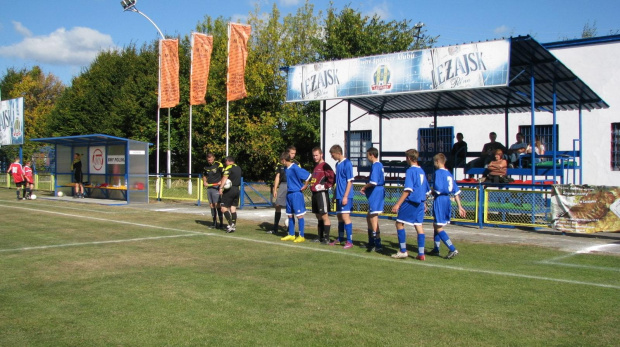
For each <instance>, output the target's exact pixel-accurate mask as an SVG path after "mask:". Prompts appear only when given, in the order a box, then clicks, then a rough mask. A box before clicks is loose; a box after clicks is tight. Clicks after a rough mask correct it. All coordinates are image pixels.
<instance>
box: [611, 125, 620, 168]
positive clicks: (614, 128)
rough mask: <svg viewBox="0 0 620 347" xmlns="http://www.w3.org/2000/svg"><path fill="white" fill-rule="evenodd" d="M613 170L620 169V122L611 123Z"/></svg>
mask: <svg viewBox="0 0 620 347" xmlns="http://www.w3.org/2000/svg"><path fill="white" fill-rule="evenodd" d="M611 170H612V171H620V123H611Z"/></svg>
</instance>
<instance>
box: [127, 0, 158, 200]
mask: <svg viewBox="0 0 620 347" xmlns="http://www.w3.org/2000/svg"><path fill="white" fill-rule="evenodd" d="M137 2H138V0H125V1H121V6H123V11H124V12H126V11H130V12H135V13H138V14H140V15H142V17H144V18H146V19H147V20H148V21H149V22H151V24H153V26H154V27H155V29H157V32H158V33H159V36H160V37H161V39H162V40H165V39H166V37H165V36H164V34H163V33H162V32H161V30H160V29H159V27H158V26H157V24H155V22H153V20H152V19H151V18H149V17H148V16H147V15H146V14H144V13H143V12H140V11H139V10H138V9H137V8H136V3H137ZM159 51H160V52H161V44H160V45H159ZM157 74H158V78H157V94H158V100H157V152H156V154H155V161H156V163H155V166H156V171H157V180H156V185H155V190H156V191H157V193H158V194H157V200H160V196H159V173H160V172H159V142H160V141H159V130H160V120H159V118H160V117H159V112H160V108H159V98H160V97H161V90H160V88H161V85H160V81H161V54H160V57H159V59H158V69H157ZM167 170H168V173H170V108H168V150H167Z"/></svg>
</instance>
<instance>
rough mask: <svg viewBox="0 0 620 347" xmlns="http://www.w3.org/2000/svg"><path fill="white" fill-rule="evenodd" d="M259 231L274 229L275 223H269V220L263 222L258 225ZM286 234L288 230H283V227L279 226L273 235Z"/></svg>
mask: <svg viewBox="0 0 620 347" xmlns="http://www.w3.org/2000/svg"><path fill="white" fill-rule="evenodd" d="M258 231H263V232H267V231H273V223H269V222H262V223H260V224H259V225H258ZM285 234H286V232H285V231H284V230H282V228H280V226H278V229H277V231H276V232H275V233H273V234H272V235H274V236H284V235H285Z"/></svg>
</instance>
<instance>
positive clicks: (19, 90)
mask: <svg viewBox="0 0 620 347" xmlns="http://www.w3.org/2000/svg"><path fill="white" fill-rule="evenodd" d="M0 85H1V86H2V87H1V88H2V95H3V98H4V99H15V98H19V97H23V98H24V145H23V146H22V149H23V157H24V158H30V157H32V154H33V153H34V152H36V151H37V150H38V148H39V147H41V146H42V145H41V144H38V143H34V142H31V141H29V140H30V139H33V138H40V137H45V136H47V132H46V125H47V123H48V121H49V119H50V113H51V111H52V109H53V108H54V106H55V103H56V101H57V100H58V99H59V98H60V97H61V95H62V94H63V92H64V90H65V86H64V85H63V84H62V82H61V81H60V79H58V77H56V76H54V75H52V74H47V75H46V74H44V73H43V71H42V70H41V68H39V67H38V66H34V67H32V68H31V69H30V70H27V69H22V70H19V71H17V70H15V69H12V68H9V69H7V72H6V74H5V75H4V77H3V78H2V80H1V82H0ZM2 151H3V152H4V155H6V156H7V157H8V158H13V157H15V156H16V155H17V153H18V151H19V148H17V147H16V146H12V147H3V148H2Z"/></svg>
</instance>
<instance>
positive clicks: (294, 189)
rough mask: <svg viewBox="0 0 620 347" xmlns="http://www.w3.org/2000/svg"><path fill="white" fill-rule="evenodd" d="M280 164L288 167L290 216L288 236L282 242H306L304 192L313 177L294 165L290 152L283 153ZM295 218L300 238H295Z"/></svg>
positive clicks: (287, 196)
mask: <svg viewBox="0 0 620 347" xmlns="http://www.w3.org/2000/svg"><path fill="white" fill-rule="evenodd" d="M280 163H281V164H282V165H283V166H284V167H286V184H287V185H286V187H287V192H286V214H287V216H288V235H287V236H284V237H283V238H281V239H280V240H282V241H293V242H304V241H306V238H305V234H304V227H305V221H304V215H305V214H306V202H305V201H304V193H302V191H303V190H305V189H306V188H307V187H308V183H309V182H310V178H312V175H311V174H310V173H309V172H308V171H306V170H304V169H302V168H300V167H299V166H298V165H297V164H295V163H293V157H292V156H291V155H290V153H289V152H283V153H282V154H281V155H280ZM302 182H303V183H302ZM295 217H297V221H298V222H299V237H297V238H295Z"/></svg>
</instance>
